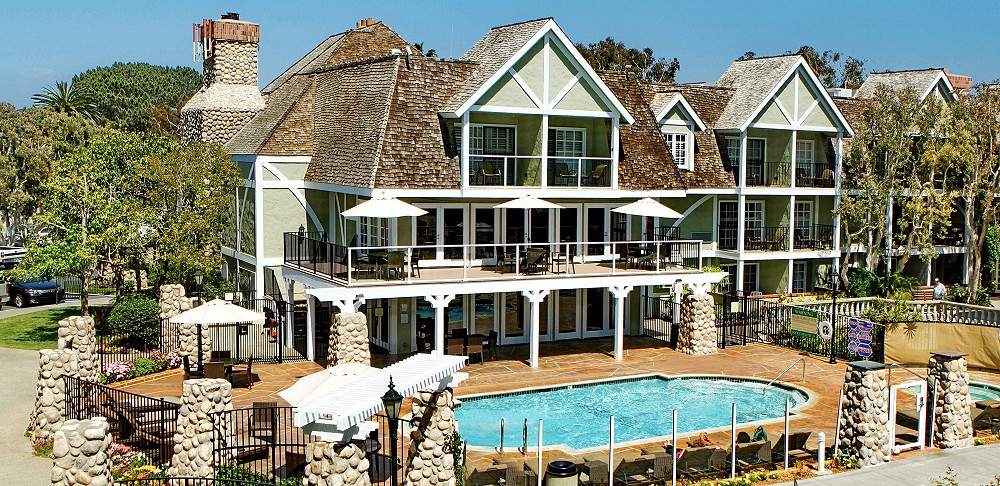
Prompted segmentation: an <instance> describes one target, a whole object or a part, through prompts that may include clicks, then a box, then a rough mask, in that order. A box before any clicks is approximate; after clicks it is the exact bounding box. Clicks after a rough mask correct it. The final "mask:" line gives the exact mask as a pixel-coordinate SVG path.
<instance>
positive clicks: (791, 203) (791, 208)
mask: <svg viewBox="0 0 1000 486" xmlns="http://www.w3.org/2000/svg"><path fill="white" fill-rule="evenodd" d="M813 204H816V203H813ZM813 237H814V238H815V236H813ZM786 238H788V251H789V252H792V251H795V194H792V195H791V196H788V236H787V237H786Z"/></svg>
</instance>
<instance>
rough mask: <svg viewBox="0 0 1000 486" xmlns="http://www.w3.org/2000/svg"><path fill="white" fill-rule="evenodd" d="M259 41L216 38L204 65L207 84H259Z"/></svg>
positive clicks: (204, 80) (204, 79)
mask: <svg viewBox="0 0 1000 486" xmlns="http://www.w3.org/2000/svg"><path fill="white" fill-rule="evenodd" d="M257 54H258V43H256V42H238V41H224V40H215V41H214V42H213V43H212V53H211V55H209V56H207V57H206V58H205V62H204V63H203V65H202V68H203V72H204V75H203V76H204V78H203V82H204V83H205V86H211V85H213V84H215V83H224V84H246V85H250V86H257Z"/></svg>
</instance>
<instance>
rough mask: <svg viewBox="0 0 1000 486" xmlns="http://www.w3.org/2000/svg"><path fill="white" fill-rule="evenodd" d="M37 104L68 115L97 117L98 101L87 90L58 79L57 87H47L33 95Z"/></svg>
mask: <svg viewBox="0 0 1000 486" xmlns="http://www.w3.org/2000/svg"><path fill="white" fill-rule="evenodd" d="M31 99H32V100H33V101H34V102H35V105H36V106H47V107H49V108H51V109H53V110H55V111H57V112H60V113H66V114H67V115H81V116H84V117H86V118H89V119H91V120H94V119H96V118H97V103H96V102H94V98H92V97H91V96H90V94H89V93H88V92H86V91H85V90H79V89H74V88H73V83H72V82H69V83H67V82H66V81H57V82H56V87H55V89H52V87H47V88H46V89H45V92H43V93H38V94H36V95H35V96H32V97H31Z"/></svg>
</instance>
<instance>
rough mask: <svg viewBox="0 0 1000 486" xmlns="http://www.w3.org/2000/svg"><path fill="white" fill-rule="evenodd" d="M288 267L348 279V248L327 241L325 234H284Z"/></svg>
mask: <svg viewBox="0 0 1000 486" xmlns="http://www.w3.org/2000/svg"><path fill="white" fill-rule="evenodd" d="M284 240H285V241H284V262H285V264H286V265H295V266H297V267H300V268H303V269H306V270H310V271H312V272H315V273H318V274H320V275H323V276H327V277H330V278H347V247H346V246H341V245H335V244H333V243H330V242H328V241H326V235H325V234H324V233H315V232H303V233H285V234H284Z"/></svg>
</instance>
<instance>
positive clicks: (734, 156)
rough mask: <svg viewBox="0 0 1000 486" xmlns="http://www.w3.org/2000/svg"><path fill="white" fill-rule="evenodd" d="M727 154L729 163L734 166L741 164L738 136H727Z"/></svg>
mask: <svg viewBox="0 0 1000 486" xmlns="http://www.w3.org/2000/svg"><path fill="white" fill-rule="evenodd" d="M726 155H728V156H729V164H730V165H732V166H733V167H734V168H735V167H739V166H740V139H738V138H736V137H728V138H726Z"/></svg>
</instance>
